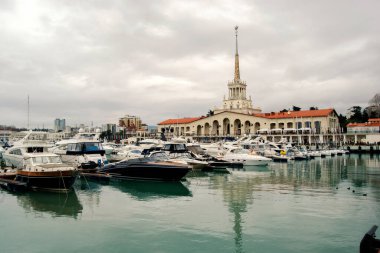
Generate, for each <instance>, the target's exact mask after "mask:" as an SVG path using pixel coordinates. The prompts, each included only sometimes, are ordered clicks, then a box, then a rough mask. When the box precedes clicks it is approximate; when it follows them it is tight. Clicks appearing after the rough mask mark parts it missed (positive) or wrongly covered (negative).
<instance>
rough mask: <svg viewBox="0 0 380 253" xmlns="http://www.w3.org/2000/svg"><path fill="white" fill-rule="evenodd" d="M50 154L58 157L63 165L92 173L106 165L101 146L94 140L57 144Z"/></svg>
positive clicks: (74, 140) (75, 140)
mask: <svg viewBox="0 0 380 253" xmlns="http://www.w3.org/2000/svg"><path fill="white" fill-rule="evenodd" d="M56 145H57V146H56V147H54V148H52V149H51V152H53V153H55V154H57V155H60V156H61V158H62V161H63V162H64V163H68V164H70V165H72V166H74V167H76V168H79V169H82V170H88V171H92V170H95V169H96V168H97V167H102V166H104V164H107V163H108V160H107V158H106V156H105V151H104V149H103V146H102V144H101V143H100V142H99V141H96V140H85V139H82V140H80V139H71V140H64V141H62V142H57V143H56Z"/></svg>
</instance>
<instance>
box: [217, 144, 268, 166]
mask: <svg viewBox="0 0 380 253" xmlns="http://www.w3.org/2000/svg"><path fill="white" fill-rule="evenodd" d="M223 160H226V161H229V162H241V163H243V165H248V166H250V165H262V166H265V165H268V164H269V163H270V162H271V161H272V159H271V158H267V157H264V156H260V155H257V154H256V153H254V152H252V151H249V150H246V149H242V148H230V149H229V150H228V151H227V153H226V154H225V155H224V157H223Z"/></svg>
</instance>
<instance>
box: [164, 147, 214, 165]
mask: <svg viewBox="0 0 380 253" xmlns="http://www.w3.org/2000/svg"><path fill="white" fill-rule="evenodd" d="M162 151H164V152H165V153H166V154H167V155H168V157H169V158H170V161H172V162H176V163H182V164H187V165H189V166H191V167H192V168H193V169H194V170H204V169H206V168H207V166H208V162H206V161H204V159H197V157H196V156H192V154H191V153H190V152H189V150H188V149H187V147H186V144H184V143H166V144H164V146H163V148H162Z"/></svg>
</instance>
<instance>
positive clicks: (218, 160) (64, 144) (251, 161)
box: [3, 132, 338, 190]
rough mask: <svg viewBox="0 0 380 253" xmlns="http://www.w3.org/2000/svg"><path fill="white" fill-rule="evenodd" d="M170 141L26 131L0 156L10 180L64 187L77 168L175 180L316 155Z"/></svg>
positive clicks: (265, 146) (250, 142) (259, 144)
mask: <svg viewBox="0 0 380 253" xmlns="http://www.w3.org/2000/svg"><path fill="white" fill-rule="evenodd" d="M38 136H40V137H41V133H38ZM42 136H43V135H42ZM176 141H177V142H163V141H160V140H149V139H148V140H145V141H143V142H140V143H139V145H117V144H112V143H101V142H100V140H99V136H97V135H96V134H95V135H94V134H83V133H80V134H78V135H77V136H75V137H74V138H73V139H69V140H62V141H60V142H57V143H55V144H51V143H47V142H46V140H45V139H44V138H36V136H35V132H29V133H28V134H27V135H26V136H25V137H24V138H23V139H21V140H20V141H18V142H15V143H14V145H13V146H12V147H10V148H8V149H7V150H6V151H5V152H3V159H4V160H5V162H6V164H7V166H11V167H13V168H14V169H15V171H16V175H15V178H14V180H16V181H19V182H24V183H26V184H27V185H28V187H29V188H33V189H54V190H68V189H70V188H71V187H72V185H73V184H74V182H75V179H76V178H77V176H78V174H79V173H80V172H86V173H89V172H90V173H98V174H103V175H110V176H112V177H115V178H122V179H133V180H136V179H137V180H159V181H179V180H181V178H183V177H184V176H185V175H186V174H187V173H188V172H189V170H216V169H219V170H225V169H226V168H230V167H235V168H236V167H243V166H244V165H245V166H256V165H259V166H265V165H268V164H269V163H270V162H272V161H288V160H290V159H294V160H300V159H304V158H305V157H307V159H308V158H311V157H313V156H318V153H317V151H313V152H310V151H306V150H302V149H299V148H296V147H294V146H291V145H280V144H278V143H277V144H276V143H267V142H263V141H262V140H258V139H257V138H256V139H252V138H251V139H248V138H246V139H245V140H242V139H240V140H237V141H235V142H228V143H227V142H225V143H213V144H197V143H184V142H183V141H178V140H176ZM178 142H179V143H178ZM333 153H334V152H331V151H330V153H329V154H330V155H332V154H333ZM320 154H321V155H320V156H321V157H323V156H322V153H320ZM336 154H338V153H336ZM109 161H111V163H110V162H109Z"/></svg>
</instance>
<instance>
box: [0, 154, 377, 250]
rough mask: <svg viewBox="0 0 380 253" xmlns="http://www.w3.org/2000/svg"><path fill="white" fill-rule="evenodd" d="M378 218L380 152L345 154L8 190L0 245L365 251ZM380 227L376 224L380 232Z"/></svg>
mask: <svg viewBox="0 0 380 253" xmlns="http://www.w3.org/2000/svg"><path fill="white" fill-rule="evenodd" d="M374 224H377V225H380V157H379V156H378V155H373V156H370V155H353V154H351V155H345V156H339V157H330V158H320V159H315V160H310V161H299V162H298V161H293V162H289V163H271V164H270V165H269V166H267V167H256V166H252V167H247V168H244V169H240V170H237V169H235V170H231V173H228V174H227V173H215V172H210V173H203V172H192V173H190V174H189V175H188V176H187V177H186V180H184V181H182V182H180V183H162V182H161V183H160V182H136V181H112V182H109V183H103V184H102V183H96V182H92V181H89V180H86V179H85V178H81V179H80V180H77V182H76V183H75V187H74V190H73V191H72V192H69V193H68V194H65V193H47V192H27V193H18V194H14V193H9V192H7V191H4V190H0V231H1V233H0V234H1V236H0V247H1V248H0V252H7V253H10V252H17V253H22V252H28V253H34V252H35V253H37V252H46V253H47V252H49V253H50V252H82V253H85V252H91V253H96V252H173V253H174V252H191V253H194V252H281V253H287V252H289V253H290V252H291V253H295V252H309V253H311V252H321V253H322V252H323V253H325V252H335V253H339V252H358V251H359V243H360V240H361V238H362V237H363V235H364V233H365V232H366V231H368V229H369V228H370V227H371V226H372V225H374ZM379 233H380V231H378V234H379Z"/></svg>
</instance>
